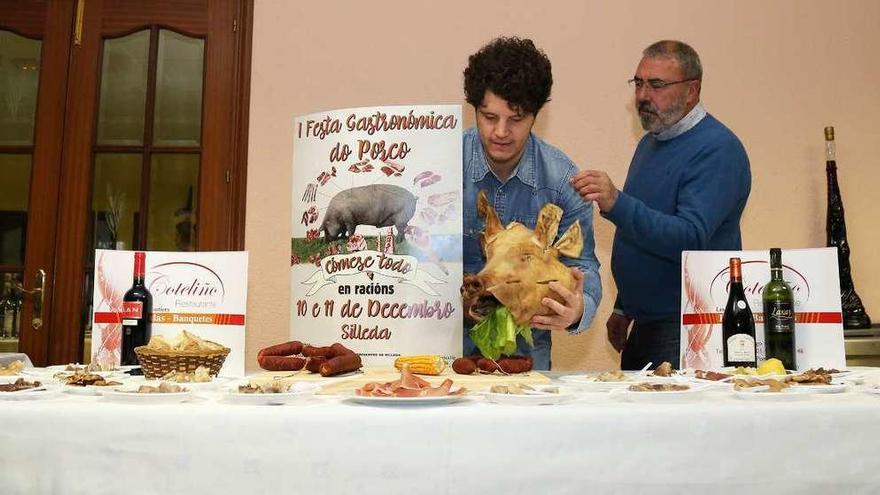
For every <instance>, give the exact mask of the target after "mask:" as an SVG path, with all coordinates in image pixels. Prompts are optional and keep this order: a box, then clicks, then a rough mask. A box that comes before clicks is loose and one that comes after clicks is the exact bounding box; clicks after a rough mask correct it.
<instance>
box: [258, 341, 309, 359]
mask: <svg viewBox="0 0 880 495" xmlns="http://www.w3.org/2000/svg"><path fill="white" fill-rule="evenodd" d="M302 350H303V345H302V342H300V341H298V340H291V341H290V342H285V343H283V344H275V345H270V346H269V347H265V348H263V349H260V352H258V353H257V357H260V356H291V355H294V354H299V353H301V352H302Z"/></svg>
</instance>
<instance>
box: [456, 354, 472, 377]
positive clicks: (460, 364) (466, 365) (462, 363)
mask: <svg viewBox="0 0 880 495" xmlns="http://www.w3.org/2000/svg"><path fill="white" fill-rule="evenodd" d="M452 371H454V372H456V373H458V374H459V375H472V374H473V373H474V372H475V371H477V365H476V364H475V363H474V362H473V361H472V360H470V359H468V358H466V357H460V358H458V359H456V360H455V361H453V362H452Z"/></svg>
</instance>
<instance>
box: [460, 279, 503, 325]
mask: <svg viewBox="0 0 880 495" xmlns="http://www.w3.org/2000/svg"><path fill="white" fill-rule="evenodd" d="M461 300H462V306H463V307H464V316H465V319H467V320H468V321H469V322H470V323H476V322H478V321H480V320H482V319H483V318H485V317H486V316H488V315H489V313H491V312H492V311H494V310H495V308H496V307H497V306H498V305H499V304H500V303H499V302H498V299H496V298H495V296H494V295H492V293H491V292H489V291H488V290H486V285H485V283H484V281H483V277H482V276H481V275H480V274H473V273H469V274H465V276H464V280H463V282H462V286H461Z"/></svg>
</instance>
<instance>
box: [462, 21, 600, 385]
mask: <svg viewBox="0 0 880 495" xmlns="http://www.w3.org/2000/svg"><path fill="white" fill-rule="evenodd" d="M552 85H553V77H552V74H551V69H550V59H549V58H548V57H547V55H546V54H545V53H544V52H543V51H541V50H539V49H538V48H537V47H535V45H534V43H532V40H529V39H521V38H516V37H510V38H507V37H501V38H496V39H494V40H492V41H491V42H489V43H488V44H487V45H485V46H483V47H482V48H481V49H480V50H479V51H478V52H477V53H475V54H473V55H471V56H470V58H469V59H468V66H467V68H465V70H464V92H465V97H466V98H467V102H468V103H470V104H471V105H473V107H474V112H475V117H476V127H475V128H471V129H468V130H467V131H465V133H464V146H463V152H464V156H463V162H464V175H463V180H464V229H465V235H464V271H465V273H477V272H479V271H480V270H482V269H483V267H484V266H485V264H486V260H485V259H484V258H483V251H482V249H481V247H480V233H481V232H482V231H483V229H484V222H483V219H482V217H480V215H478V214H477V194H478V193H479V191H481V190H482V191H486V195H487V197H488V199H489V202H490V203H491V204H492V206H493V207H494V208H495V210H496V211H497V212H498V215H499V216H500V218H501V222H502V223H503V224H504V225H507V224H508V223H509V222H512V221H517V222H519V223H521V224H523V225H525V226H526V227H528V228H530V229H534V228H535V222H536V220H537V218H536V217H537V214H538V211H539V210H540V209H541V207H543V206H544V204H546V203H554V204H556V205H557V206H559V207H560V208H562V212H563V213H562V219H561V221H560V222H559V232H565V230H566V229H567V228H568V227H569V226H570V225H571V224H573V223H574V222H575V221H576V220H577V221H580V227H581V232H582V236H583V243H584V247H583V251H582V253H581V255H580V256H579V257H578V258H575V259H569V258H564V257H563V258H562V261H563V262H565V263H566V264H568V265H569V266H571V267H572V268H571V270H572V275H573V276H574V277H575V280H576V281H577V287H576V288H575V289H574V290H573V291H570V290H568V289H567V288H566V287H565V286H563V285H561V284H560V283H558V282H555V281H554V282H550V285H549V287H550V289H551V290H554V291H556V293H557V294H559V296H560V297H561V299H562V300H564V301H565V304H561V303H559V302H557V301H554V300H553V299H550V298H545V299H544V301H543V303H544V305H545V306H547V307H548V308H550V310H551V314H548V315H543V316H535V317H534V318H533V319H532V321H531V326H532V327H533V328H535V329H538V330H537V331H535V332H533V333H532V337H533V340H534V346H533V347H532V346H529V345H528V344H526V342H525V341H524V339H523V338H522V336H518V337H517V351H516V353H517V354H520V355H530V356H531V357H532V358H533V360H534V365H533V367H534V368H535V369H539V370H549V369H550V333H551V332H549V331H547V330H553V331H558V332H566V331H567V332H568V333H571V334H575V333H578V332H581V331H583V330H586V329H588V328H589V327H590V323H591V322H592V321H593V316H594V315H595V313H596V307H597V306H598V305H599V299H600V298H601V297H602V285H601V283H600V280H599V261H598V260H597V259H596V256H595V255H594V254H593V247H594V245H595V243H594V241H593V208H592V205H591V204H589V203H585V202H584V201H582V200H581V198H580V197H579V196H578V195H577V193H576V192H575V191H574V190H573V189H572V187H571V185H570V183H569V180H570V178H571V177H572V176H573V175H574V173H575V172H576V171H577V167H576V166H575V165H574V163H572V161H571V160H570V159H569V158H568V157H567V156H565V154H564V153H562V152H561V151H559V150H558V149H557V148H555V147H553V146H551V145H550V144H548V143H546V142H544V141H542V140H541V139H539V138H538V137H537V136H535V135H534V134H533V133H532V126H533V125H534V124H535V118H536V117H537V116H538V111H539V110H540V109H541V108H542V107H543V106H544V104H545V103H547V101H548V100H549V99H550V88H551V87H552ZM464 353H465V355H469V354H476V353H478V351H477V350H476V347H475V345H474V343H473V341H471V339H470V337H469V335H468V332H467V331H465V334H464Z"/></svg>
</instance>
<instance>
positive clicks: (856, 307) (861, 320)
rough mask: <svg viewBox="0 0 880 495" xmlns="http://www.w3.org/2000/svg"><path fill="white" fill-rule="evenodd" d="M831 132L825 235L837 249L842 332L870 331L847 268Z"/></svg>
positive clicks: (831, 130) (829, 131) (828, 135)
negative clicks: (848, 329) (851, 329)
mask: <svg viewBox="0 0 880 495" xmlns="http://www.w3.org/2000/svg"><path fill="white" fill-rule="evenodd" d="M835 152H836V150H835V146H834V128H833V127H826V128H825V174H826V175H827V176H828V216H827V218H826V224H825V233H826V234H827V241H828V242H827V244H828V247H836V248H837V269H838V271H839V272H840V303H841V306H842V310H843V327H844V328H871V318H870V317H869V316H868V313H866V312H865V307H864V306H863V305H862V299H861V298H860V297H859V295H858V294H856V289H855V287H854V286H853V279H852V268H850V264H849V243H848V242H847V240H846V219H845V218H844V212H843V198H842V197H841V196H840V188H839V187H838V186H837V161H836V158H835Z"/></svg>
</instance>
